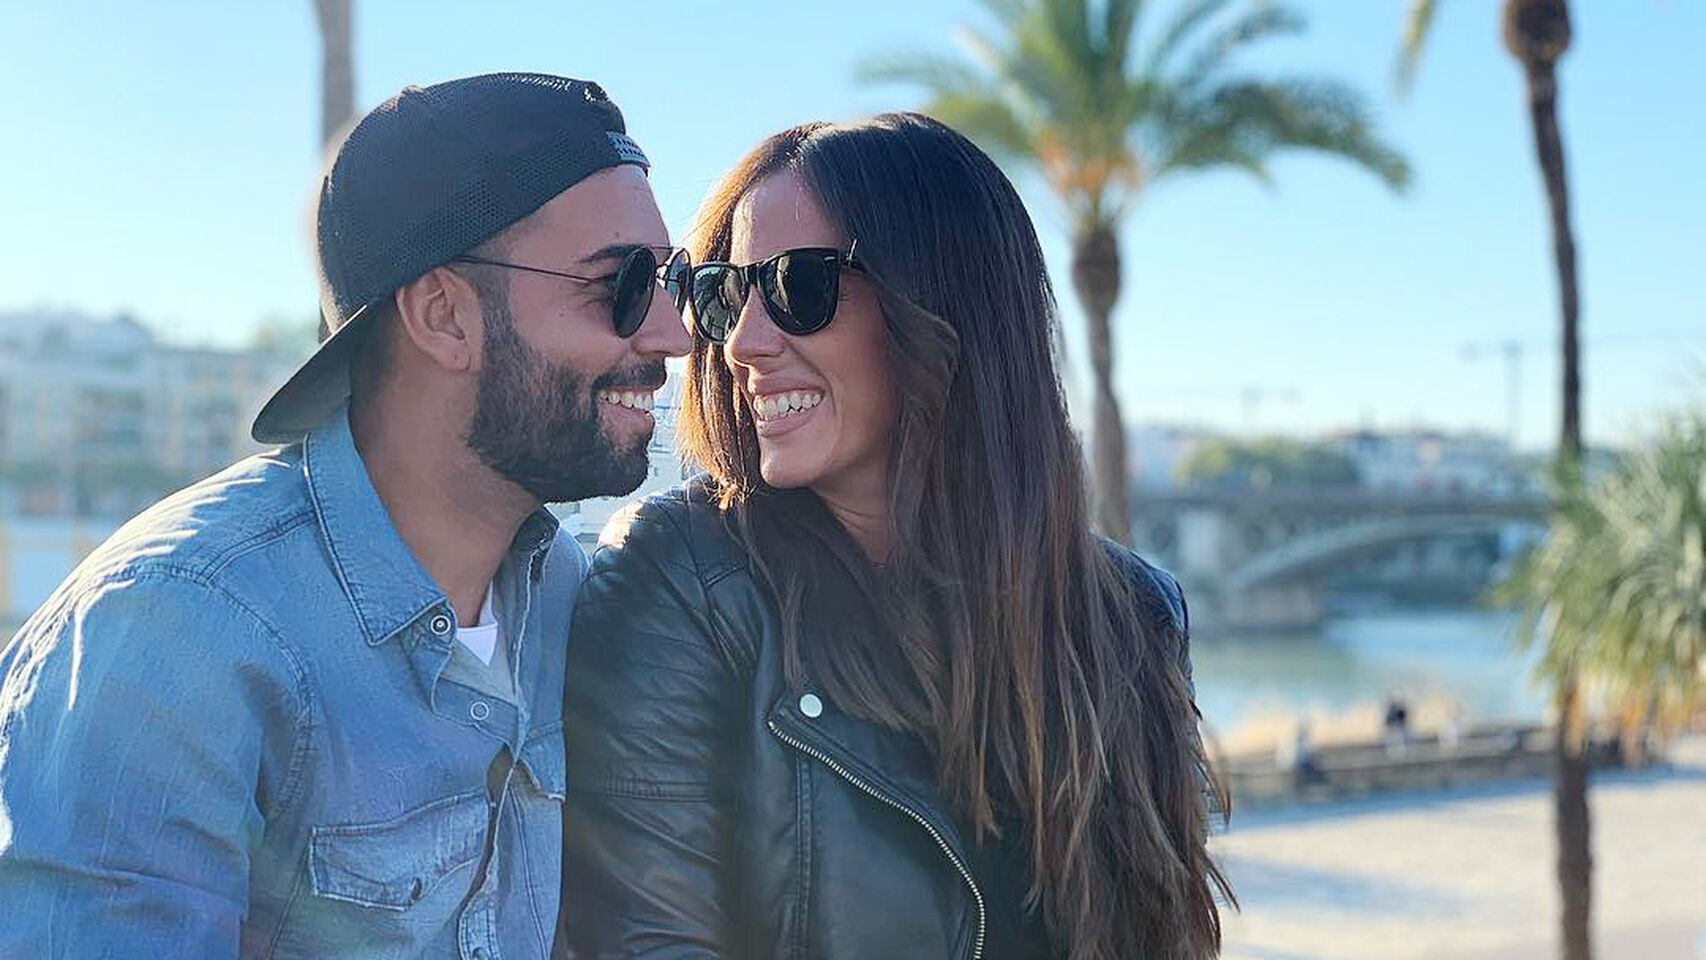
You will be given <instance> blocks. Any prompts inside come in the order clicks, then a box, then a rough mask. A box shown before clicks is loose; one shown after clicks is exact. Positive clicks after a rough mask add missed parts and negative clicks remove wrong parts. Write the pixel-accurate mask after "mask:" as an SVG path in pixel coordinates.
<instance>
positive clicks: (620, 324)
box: [451, 247, 693, 337]
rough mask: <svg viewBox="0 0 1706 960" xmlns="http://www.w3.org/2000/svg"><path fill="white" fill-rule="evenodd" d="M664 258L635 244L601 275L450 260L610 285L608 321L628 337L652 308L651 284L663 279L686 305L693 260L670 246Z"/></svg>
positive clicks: (466, 258)
mask: <svg viewBox="0 0 1706 960" xmlns="http://www.w3.org/2000/svg"><path fill="white" fill-rule="evenodd" d="M664 249H665V250H666V253H667V259H666V260H665V261H664V262H663V264H661V265H660V264H659V263H658V255H657V251H655V250H653V249H652V248H651V247H635V248H634V249H632V250H630V251H628V255H627V256H625V257H623V258H622V265H621V266H620V267H617V268H616V272H615V273H611V274H606V275H604V276H602V277H582V276H576V275H575V274H572V273H564V272H562V271H561V270H547V269H545V268H544V267H530V266H526V265H524V264H520V263H506V262H504V261H502V260H488V259H486V258H485V257H474V256H460V257H455V258H453V259H452V260H451V262H452V263H478V264H483V265H485V266H488V267H503V268H505V269H507V270H525V271H527V272H528V273H543V274H545V275H546V276H550V277H561V278H562V279H564V280H573V281H575V282H577V283H597V284H602V285H604V286H605V287H608V288H609V289H610V321H611V324H612V325H614V326H615V328H616V335H617V336H619V337H631V336H633V335H634V334H635V333H636V332H638V331H639V329H640V326H641V325H642V324H644V323H645V322H646V314H648V313H650V312H651V309H652V293H653V291H654V290H655V289H656V288H655V287H654V286H653V284H655V283H662V284H663V288H664V290H665V292H667V293H668V294H669V297H670V301H671V302H673V303H674V304H675V309H676V311H677V312H680V311H681V310H683V309H685V308H686V305H687V286H688V279H689V278H690V277H691V276H692V274H693V261H692V259H691V258H690V257H688V255H687V251H686V250H680V249H675V250H669V249H668V248H664Z"/></svg>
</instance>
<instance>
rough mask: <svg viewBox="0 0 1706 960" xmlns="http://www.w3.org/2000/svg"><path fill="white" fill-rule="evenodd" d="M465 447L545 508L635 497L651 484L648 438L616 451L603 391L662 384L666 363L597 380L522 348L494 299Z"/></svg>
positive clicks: (500, 300)
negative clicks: (605, 422)
mask: <svg viewBox="0 0 1706 960" xmlns="http://www.w3.org/2000/svg"><path fill="white" fill-rule="evenodd" d="M492 299H493V300H494V301H495V303H494V304H493V305H492V306H491V307H489V308H488V310H487V322H486V332H485V336H484V338H483V339H484V345H485V360H484V366H483V367H482V368H481V370H480V383H479V388H478V393H477V395H476V398H475V405H474V416H473V419H472V420H471V421H470V423H469V425H468V438H467V439H468V446H469V447H470V448H471V449H472V450H473V451H474V453H475V454H476V455H477V456H478V457H479V458H480V461H481V462H482V463H484V464H485V465H486V466H488V467H490V468H491V469H492V470H494V471H495V472H497V474H498V475H499V476H502V477H504V478H505V479H507V480H509V481H510V482H511V483H514V484H515V485H516V486H518V487H520V488H522V489H523V490H526V491H527V492H528V493H529V494H531V495H532V496H533V497H534V498H536V499H538V500H540V501H542V502H544V503H567V502H571V501H575V500H585V499H587V498H589V497H606V496H619V495H621V494H625V493H632V492H633V491H634V489H635V488H636V487H638V486H639V485H640V483H641V481H643V480H645V478H646V468H647V462H646V443H647V439H648V438H646V437H641V438H639V439H638V440H636V441H634V442H633V443H631V444H628V445H626V446H621V447H618V446H617V445H616V444H615V442H614V441H612V440H611V438H610V437H608V436H606V435H605V433H604V430H603V429H602V426H601V424H600V423H599V416H598V399H597V395H598V393H599V391H601V390H606V389H621V388H623V387H626V388H629V389H635V388H640V387H647V388H649V387H652V386H655V385H657V384H659V383H662V382H663V378H664V368H663V361H662V360H654V361H652V362H650V363H647V364H644V365H642V366H640V367H638V368H633V369H629V370H613V371H611V372H609V373H606V374H604V375H603V376H600V377H599V378H597V379H596V380H594V381H592V383H591V384H590V385H589V384H588V383H587V377H586V375H585V374H583V373H582V372H581V371H579V370H575V369H573V368H572V367H567V366H563V365H561V364H556V363H552V362H551V361H550V360H548V359H546V358H545V357H542V356H540V355H539V354H538V353H537V352H536V351H534V350H533V349H532V348H531V347H529V346H528V345H527V344H525V343H523V342H522V340H521V337H520V335H519V334H518V333H517V332H516V329H515V322H514V318H513V317H512V316H511V314H510V310H509V304H508V303H507V302H506V301H507V297H494V298H492Z"/></svg>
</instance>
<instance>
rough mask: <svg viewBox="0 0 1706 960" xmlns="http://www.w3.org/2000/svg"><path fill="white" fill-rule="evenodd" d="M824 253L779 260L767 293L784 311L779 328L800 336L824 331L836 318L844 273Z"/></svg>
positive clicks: (785, 257) (771, 274)
mask: <svg viewBox="0 0 1706 960" xmlns="http://www.w3.org/2000/svg"><path fill="white" fill-rule="evenodd" d="M838 266H839V265H838V264H837V263H836V262H835V260H833V259H832V258H830V257H829V256H826V255H824V254H822V253H816V252H814V253H793V252H789V253H784V254H782V255H781V256H780V257H778V258H776V261H775V265H774V267H773V268H772V269H771V271H767V272H768V273H769V274H770V276H769V277H768V278H767V279H769V280H770V283H769V284H768V285H767V287H768V289H766V290H765V293H766V294H767V295H768V296H769V298H770V300H771V303H772V305H773V306H776V307H779V308H780V311H779V312H778V314H777V316H776V317H775V320H776V325H777V326H779V327H781V328H782V329H783V330H784V331H786V332H788V333H791V334H795V335H800V334H806V333H814V332H816V331H818V330H822V329H823V328H824V325H826V324H828V323H829V318H830V317H832V316H834V315H835V298H836V295H837V293H838V289H839V284H838V283H837V280H838V279H839V275H840V270H839V269H838Z"/></svg>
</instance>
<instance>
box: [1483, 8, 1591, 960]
mask: <svg viewBox="0 0 1706 960" xmlns="http://www.w3.org/2000/svg"><path fill="white" fill-rule="evenodd" d="M1504 39H1505V45H1506V46H1507V47H1508V48H1509V49H1510V50H1511V52H1512V53H1513V54H1514V55H1515V56H1516V57H1517V59H1518V61H1519V62H1521V64H1522V67H1523V74H1524V76H1525V78H1526V80H1527V86H1528V115H1529V119H1530V121H1531V123H1532V125H1533V128H1534V152H1535V155H1536V158H1537V159H1538V160H1539V162H1540V173H1541V177H1542V178H1543V179H1544V181H1545V184H1546V200H1547V205H1548V208H1549V209H1550V212H1551V215H1552V256H1553V260H1554V263H1555V264H1556V267H1557V270H1558V306H1559V312H1560V319H1561V324H1560V326H1561V330H1560V336H1561V340H1562V348H1563V349H1562V360H1563V364H1562V365H1563V381H1564V382H1563V417H1562V422H1561V425H1560V431H1559V438H1558V458H1559V462H1560V466H1561V467H1562V471H1561V473H1562V476H1563V477H1564V482H1566V483H1572V484H1574V483H1580V482H1581V458H1582V418H1581V392H1582V387H1581V358H1580V344H1579V341H1578V338H1577V326H1578V323H1579V320H1580V300H1579V298H1578V296H1577V292H1576V243H1575V240H1574V238H1573V237H1572V235H1571V232H1570V195H1569V184H1568V181H1567V180H1566V179H1565V176H1564V143H1563V137H1562V135H1561V134H1560V133H1559V131H1558V71H1557V64H1558V58H1559V57H1561V56H1563V54H1564V51H1565V50H1567V49H1569V44H1570V17H1569V4H1568V2H1567V0H1506V3H1505V8H1504ZM1557 698H1558V699H1557V703H1558V743H1557V770H1556V774H1555V778H1554V781H1553V799H1554V806H1555V808H1556V815H1557V819H1556V828H1557V833H1558V890H1559V893H1560V894H1561V897H1562V901H1563V914H1562V916H1561V917H1560V920H1559V925H1560V929H1559V935H1560V940H1561V943H1562V946H1563V957H1564V960H1591V958H1592V956H1593V939H1592V928H1591V924H1590V919H1591V916H1592V893H1593V850H1592V844H1591V828H1592V823H1591V818H1590V816H1589V810H1588V758H1587V756H1586V755H1585V753H1584V750H1583V747H1584V741H1585V738H1584V737H1582V736H1580V735H1579V731H1580V729H1581V727H1582V720H1583V717H1582V716H1581V709H1582V708H1581V702H1580V690H1579V689H1578V684H1577V679H1576V676H1575V673H1574V671H1566V672H1565V674H1564V675H1563V676H1562V677H1561V678H1560V679H1559V683H1558V692H1557Z"/></svg>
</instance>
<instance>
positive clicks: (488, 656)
mask: <svg viewBox="0 0 1706 960" xmlns="http://www.w3.org/2000/svg"><path fill="white" fill-rule="evenodd" d="M456 639H458V640H460V641H462V645H463V646H464V647H467V648H468V650H469V651H470V652H471V653H473V654H474V656H476V657H479V658H480V662H481V663H483V664H485V665H486V666H488V667H489V666H491V665H492V657H493V656H494V655H496V654H497V653H498V652H499V649H500V644H499V643H498V641H499V639H500V638H499V637H498V615H497V611H496V610H494V609H492V587H491V585H490V584H487V585H486V599H485V601H484V602H483V603H481V604H480V622H479V623H477V624H475V625H474V626H472V627H457V628H456Z"/></svg>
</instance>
